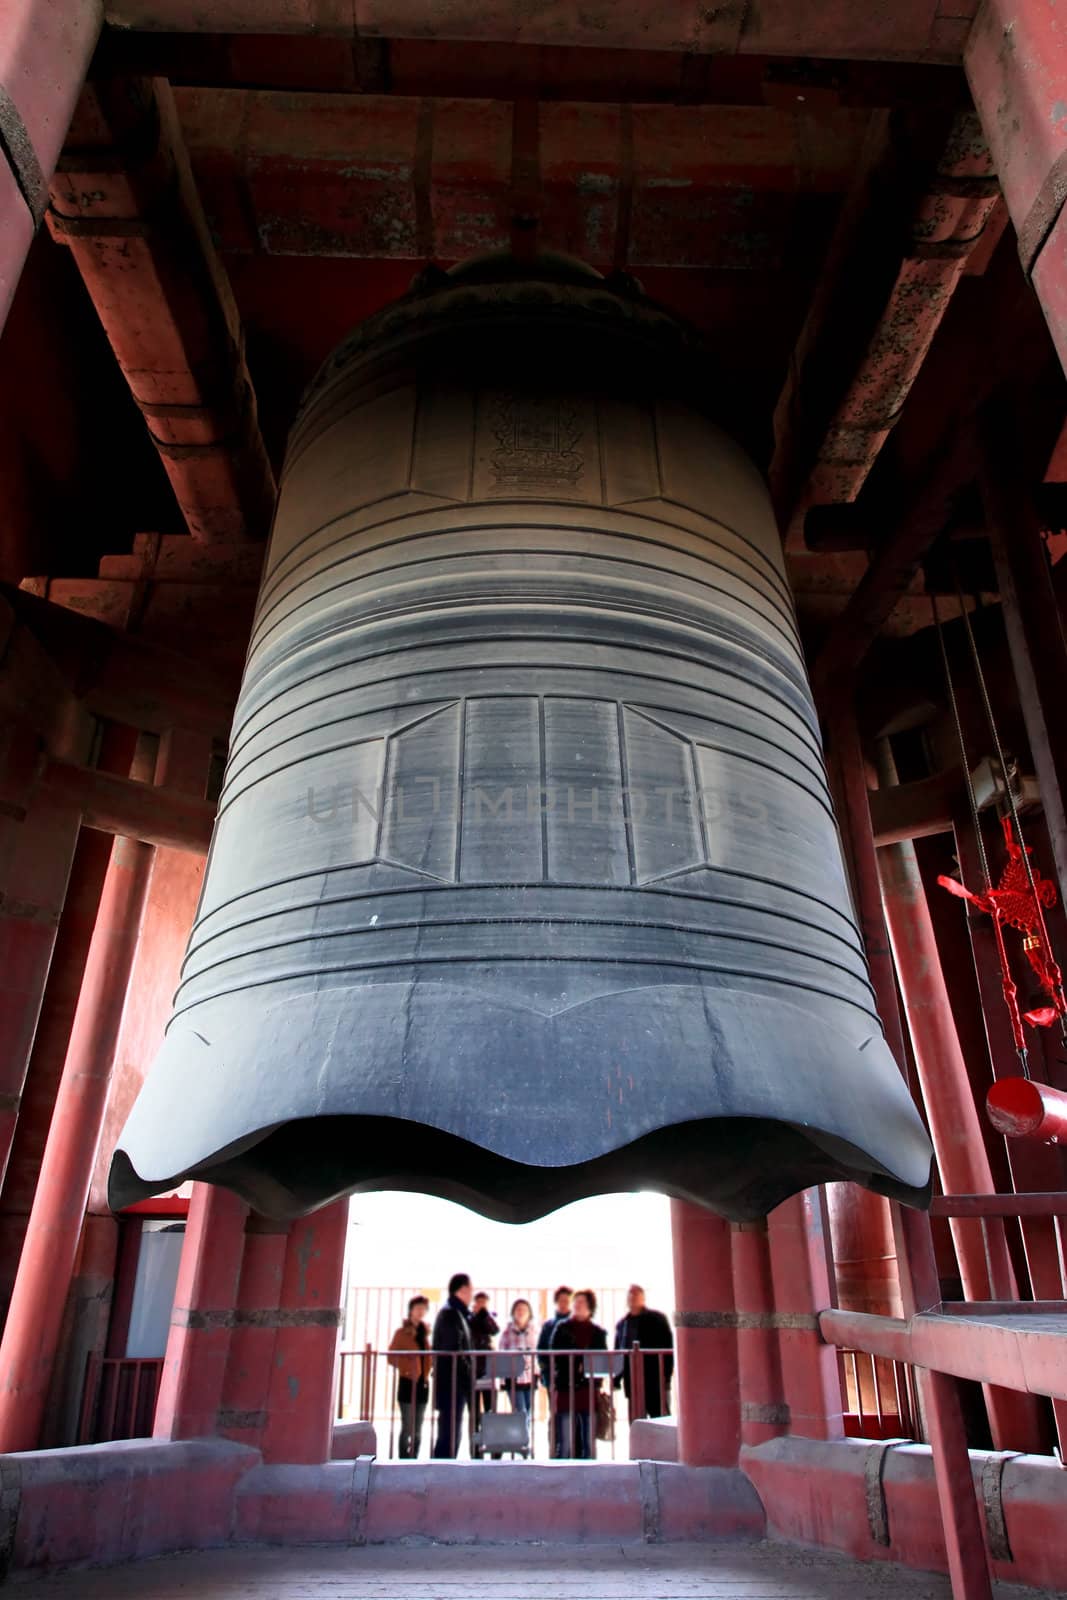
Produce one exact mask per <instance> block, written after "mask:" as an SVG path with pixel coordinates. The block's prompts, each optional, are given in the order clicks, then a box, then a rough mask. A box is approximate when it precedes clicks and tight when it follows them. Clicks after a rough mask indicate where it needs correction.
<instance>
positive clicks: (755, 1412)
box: [730, 1221, 789, 1445]
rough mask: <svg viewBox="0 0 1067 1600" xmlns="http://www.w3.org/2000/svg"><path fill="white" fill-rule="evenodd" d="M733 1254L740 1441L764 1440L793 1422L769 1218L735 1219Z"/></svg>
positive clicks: (732, 1238) (784, 1429)
mask: <svg viewBox="0 0 1067 1600" xmlns="http://www.w3.org/2000/svg"><path fill="white" fill-rule="evenodd" d="M730 1254H731V1258H732V1262H733V1284H734V1305H735V1307H736V1318H737V1375H738V1383H739V1387H740V1394H741V1442H742V1444H746V1445H757V1444H764V1443H766V1441H767V1440H768V1439H774V1438H776V1437H777V1436H778V1435H779V1434H782V1433H785V1432H786V1430H787V1428H788V1425H789V1407H788V1406H787V1405H786V1403H785V1389H784V1387H783V1384H782V1364H781V1359H780V1355H779V1350H778V1336H777V1331H776V1326H775V1324H776V1315H775V1303H774V1280H773V1277H772V1274H771V1255H770V1248H769V1244H768V1238H767V1223H766V1221H761V1222H737V1223H734V1224H733V1225H732V1226H731V1229H730Z"/></svg>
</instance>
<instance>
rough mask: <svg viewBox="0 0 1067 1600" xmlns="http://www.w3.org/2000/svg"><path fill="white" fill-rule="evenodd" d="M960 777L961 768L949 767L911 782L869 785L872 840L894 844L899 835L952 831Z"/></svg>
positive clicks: (926, 835) (921, 836) (960, 790)
mask: <svg viewBox="0 0 1067 1600" xmlns="http://www.w3.org/2000/svg"><path fill="white" fill-rule="evenodd" d="M963 781H964V780H963V773H962V771H961V770H960V769H959V768H958V767H952V768H950V769H949V770H948V771H947V772H938V773H935V774H934V775H933V776H932V777H930V778H918V779H916V780H915V782H914V783H898V784H894V785H893V786H892V787H891V788H887V789H872V790H871V791H870V794H869V800H870V807H871V826H872V827H873V829H874V842H875V844H877V845H883V844H897V843H899V842H900V841H901V840H902V839H926V838H929V837H930V836H931V835H932V834H937V833H951V832H952V825H953V819H954V817H955V815H956V808H957V806H958V804H959V801H960V798H961V796H962V794H963Z"/></svg>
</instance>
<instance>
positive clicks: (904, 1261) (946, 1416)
mask: <svg viewBox="0 0 1067 1600" xmlns="http://www.w3.org/2000/svg"><path fill="white" fill-rule="evenodd" d="M828 733H829V739H830V751H831V760H832V764H833V766H834V767H836V768H837V770H839V771H840V772H841V773H843V774H844V778H845V781H844V782H843V783H842V785H841V788H840V791H839V793H835V798H836V800H837V805H838V821H839V823H840V825H841V831H842V836H843V839H844V840H845V841H846V849H847V851H848V855H849V864H850V866H851V869H852V883H853V892H854V894H855V897H856V903H857V915H858V917H859V920H860V926H861V928H862V929H863V930H864V935H865V937H866V936H867V933H868V930H870V933H871V936H872V944H873V951H874V956H875V959H873V960H872V959H869V965H870V972H871V981H872V983H873V985H874V992H875V998H876V1001H877V1005H878V1013H879V1016H880V1017H881V1019H882V1026H883V1028H884V1029H885V1035H886V1040H887V1042H888V1044H889V1047H890V1049H891V1050H892V1051H893V1054H894V1055H895V1056H896V1058H897V1061H898V1063H899V1064H900V1068H901V1071H903V1070H904V1065H905V1053H904V1036H903V1031H902V1029H901V1025H900V1012H899V1008H898V1005H897V990H896V983H895V980H894V975H893V970H892V964H891V962H887V961H886V960H885V959H884V955H883V952H887V951H888V939H887V935H886V928H885V917H884V912H883V909H882V900H881V890H880V884H879V873H878V853H877V850H876V849H875V843H874V833H873V831H872V828H871V811H870V802H869V801H868V799H867V778H866V770H865V764H864V760H863V749H862V745H861V742H860V737H859V731H858V729H857V727H856V719H855V712H854V710H853V707H852V706H851V704H847V703H844V702H838V703H837V704H836V705H835V706H834V707H833V710H832V713H831V715H830V717H829V719H828ZM892 1217H893V1232H894V1237H895V1239H896V1245H897V1262H898V1266H899V1272H900V1292H901V1300H902V1302H903V1311H904V1315H905V1316H906V1317H910V1316H912V1315H914V1313H915V1312H916V1311H917V1310H925V1309H929V1308H931V1307H933V1306H936V1305H938V1304H939V1303H940V1299H941V1287H940V1284H939V1282H938V1276H937V1267H936V1263H935V1261H934V1249H933V1240H932V1237H931V1233H930V1219H929V1218H928V1217H927V1216H926V1215H925V1214H924V1213H922V1212H918V1211H913V1210H910V1209H909V1208H908V1207H907V1206H900V1205H894V1206H893V1207H892ZM918 1379H919V1386H920V1391H921V1393H922V1398H923V1406H924V1412H925V1416H926V1422H927V1427H928V1429H929V1432H930V1443H931V1453H932V1455H933V1461H934V1474H935V1477H936V1481H937V1493H938V1501H939V1504H940V1508H941V1522H942V1526H943V1528H944V1532H945V1543H946V1546H947V1550H948V1561H949V1572H950V1574H951V1578H952V1593H953V1596H954V1600H990V1597H991V1595H992V1586H991V1583H990V1576H989V1561H988V1558H987V1555H986V1546H985V1537H984V1533H983V1528H982V1520H981V1516H980V1514H979V1510H978V1499H977V1496H976V1495H975V1492H974V1482H973V1479H972V1476H971V1459H970V1453H969V1451H968V1448H967V1430H966V1427H965V1425H964V1421H963V1412H962V1409H961V1406H960V1400H959V1390H958V1387H957V1385H956V1383H955V1381H954V1380H953V1379H952V1378H948V1377H946V1376H945V1375H944V1374H942V1373H932V1372H927V1371H924V1370H920V1371H919V1374H918Z"/></svg>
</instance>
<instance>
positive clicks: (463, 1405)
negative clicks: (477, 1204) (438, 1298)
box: [433, 1272, 472, 1461]
mask: <svg viewBox="0 0 1067 1600" xmlns="http://www.w3.org/2000/svg"><path fill="white" fill-rule="evenodd" d="M470 1303H471V1280H470V1278H469V1277H468V1276H467V1274H466V1273H465V1272H455V1273H453V1274H452V1277H451V1278H450V1279H449V1282H448V1299H447V1300H446V1301H445V1303H444V1305H443V1306H442V1307H441V1309H440V1311H439V1312H438V1313H437V1319H436V1321H435V1322H434V1325H433V1350H434V1354H435V1356H436V1355H438V1353H439V1354H440V1356H441V1359H440V1360H435V1361H434V1364H433V1365H434V1405H435V1406H436V1408H437V1440H436V1442H435V1444H434V1447H433V1453H434V1455H435V1456H436V1457H437V1458H438V1459H439V1460H443V1461H452V1460H454V1459H455V1457H456V1456H457V1455H458V1454H459V1441H460V1440H461V1439H462V1437H463V1418H464V1413H465V1412H466V1410H467V1407H468V1406H469V1405H470V1398H471V1383H472V1373H471V1329H470Z"/></svg>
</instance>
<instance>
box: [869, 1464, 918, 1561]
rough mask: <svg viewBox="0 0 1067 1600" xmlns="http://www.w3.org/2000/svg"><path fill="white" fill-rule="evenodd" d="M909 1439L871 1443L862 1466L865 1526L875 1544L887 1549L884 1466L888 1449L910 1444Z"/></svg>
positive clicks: (888, 1537) (887, 1522)
mask: <svg viewBox="0 0 1067 1600" xmlns="http://www.w3.org/2000/svg"><path fill="white" fill-rule="evenodd" d="M912 1443H914V1440H911V1439H883V1440H880V1441H879V1443H877V1444H872V1445H871V1447H870V1449H869V1450H868V1451H867V1459H866V1461H865V1462H864V1466H863V1483H864V1492H865V1495H866V1501H867V1526H868V1528H870V1530H871V1538H872V1539H873V1540H874V1542H875V1544H880V1545H882V1546H883V1547H884V1548H886V1549H888V1547H889V1544H890V1542H891V1540H890V1533H889V1506H888V1505H887V1504H886V1498H885V1467H886V1462H887V1461H888V1459H889V1452H890V1450H895V1449H896V1447H897V1445H900V1444H912Z"/></svg>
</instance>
